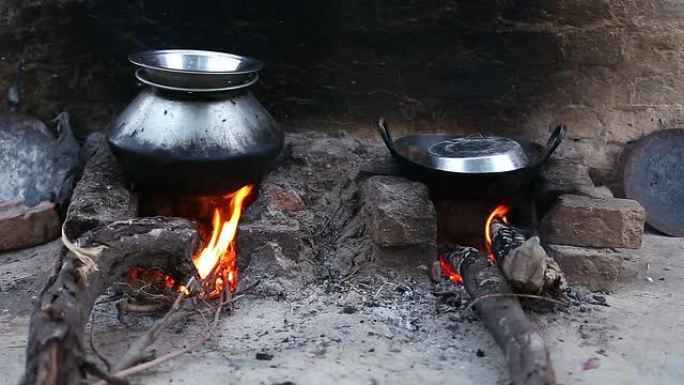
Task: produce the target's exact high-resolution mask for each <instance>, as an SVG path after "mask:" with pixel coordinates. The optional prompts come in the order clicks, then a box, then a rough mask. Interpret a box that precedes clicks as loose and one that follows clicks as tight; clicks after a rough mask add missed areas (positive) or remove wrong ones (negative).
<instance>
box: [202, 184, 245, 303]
mask: <svg viewBox="0 0 684 385" xmlns="http://www.w3.org/2000/svg"><path fill="white" fill-rule="evenodd" d="M253 188H254V186H253V185H247V186H244V187H242V188H240V189H239V190H237V191H235V192H233V193H231V194H228V195H226V196H225V197H224V198H225V200H227V201H228V205H227V209H226V208H219V207H217V208H215V209H214V217H213V220H212V223H213V228H212V234H211V240H210V241H209V243H208V244H207V246H205V247H204V248H203V249H202V250H201V251H200V252H199V253H198V254H197V255H195V256H194V257H193V262H194V264H195V267H197V272H198V273H199V276H200V278H201V279H202V280H205V279H207V278H209V279H211V277H215V279H214V281H213V282H208V283H209V285H210V286H209V287H210V288H211V289H210V290H209V292H208V295H209V296H210V297H215V296H218V295H220V294H221V292H222V291H223V290H224V288H225V287H226V283H227V285H228V286H227V288H228V289H229V290H230V291H235V287H236V286H237V278H238V272H237V263H236V257H237V254H236V251H235V235H236V234H237V226H238V222H239V221H240V215H241V214H242V209H243V208H244V206H245V199H246V198H247V197H249V195H250V194H251V192H252V190H253ZM225 218H227V220H226V219H225Z"/></svg>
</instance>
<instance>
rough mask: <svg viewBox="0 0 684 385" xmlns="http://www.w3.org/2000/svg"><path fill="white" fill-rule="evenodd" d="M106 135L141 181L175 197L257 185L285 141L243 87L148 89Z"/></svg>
mask: <svg viewBox="0 0 684 385" xmlns="http://www.w3.org/2000/svg"><path fill="white" fill-rule="evenodd" d="M107 138H108V140H109V143H110V145H111V147H112V149H113V151H114V153H115V154H116V156H117V158H118V160H119V162H120V164H121V165H122V167H123V169H124V171H125V172H126V174H127V175H128V176H129V177H130V178H131V179H132V180H133V181H134V182H135V183H136V184H137V185H138V186H140V187H141V188H142V189H144V190H151V191H158V192H162V193H165V194H177V195H218V194H223V193H227V192H231V191H234V190H236V189H237V188H239V187H241V186H243V185H245V184H249V183H256V182H258V180H259V179H260V178H261V176H262V175H263V174H264V173H265V172H266V171H267V170H268V168H269V167H270V165H271V163H272V161H273V160H274V159H275V157H276V156H277V155H278V153H279V152H280V150H281V148H282V145H283V131H282V129H281V128H280V126H279V125H278V124H277V123H276V122H275V121H274V120H273V118H272V117H271V115H270V114H269V113H268V111H266V109H264V107H263V106H262V105H261V104H260V103H259V102H258V101H257V100H256V98H255V97H254V96H253V95H252V94H251V93H250V92H249V91H247V90H246V89H245V88H242V89H238V90H234V91H223V92H197V93H189V92H183V91H171V90H162V89H159V88H156V87H146V88H145V89H144V90H143V91H142V92H141V93H140V94H139V95H138V96H137V97H136V98H135V99H134V100H133V101H132V102H131V104H129V105H128V106H127V107H126V109H125V110H124V111H123V112H122V113H121V114H120V115H119V117H118V118H117V119H116V120H115V121H114V122H113V123H112V124H111V126H110V128H109V131H108V135H107Z"/></svg>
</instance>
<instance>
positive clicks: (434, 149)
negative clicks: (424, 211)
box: [427, 135, 530, 173]
mask: <svg viewBox="0 0 684 385" xmlns="http://www.w3.org/2000/svg"><path fill="white" fill-rule="evenodd" d="M427 154H428V157H429V158H430V159H429V161H428V163H429V164H430V165H431V166H432V167H434V168H437V169H440V170H445V171H453V172H462V173H497V172H506V171H513V170H518V169H521V168H524V167H527V166H528V165H529V164H530V160H529V157H528V156H527V153H526V152H525V150H524V149H523V147H522V146H521V145H520V143H519V142H517V141H516V140H513V139H509V138H501V137H496V136H482V135H467V136H452V137H446V138H444V139H442V140H439V141H436V142H434V143H432V144H431V145H430V146H429V147H428V148H427Z"/></svg>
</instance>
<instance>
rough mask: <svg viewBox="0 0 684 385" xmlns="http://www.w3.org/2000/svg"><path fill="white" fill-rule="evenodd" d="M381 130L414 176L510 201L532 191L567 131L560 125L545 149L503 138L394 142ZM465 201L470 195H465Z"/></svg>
mask: <svg viewBox="0 0 684 385" xmlns="http://www.w3.org/2000/svg"><path fill="white" fill-rule="evenodd" d="M378 129H379V131H380V135H381V136H382V139H383V140H384V142H385V144H386V145H387V148H388V149H389V151H390V153H391V154H392V156H394V158H396V159H398V160H399V161H400V162H402V164H403V165H404V166H406V168H407V170H408V172H409V174H411V175H410V176H413V177H416V178H418V179H423V180H424V181H425V182H426V183H428V184H430V185H431V186H434V187H437V188H440V189H441V188H443V189H446V190H452V191H458V190H464V189H465V190H470V192H471V193H472V194H473V195H476V196H477V195H481V194H488V193H491V194H494V195H497V194H499V195H505V194H509V193H512V192H515V191H518V190H520V189H522V188H524V187H525V186H528V185H529V184H530V183H531V182H532V181H533V179H534V177H535V176H536V175H537V171H538V168H539V166H540V165H542V164H543V163H544V162H545V161H546V160H547V159H548V158H549V156H550V155H551V154H552V153H553V152H554V151H555V150H556V148H558V146H559V145H560V143H561V142H562V140H563V138H564V137H565V132H566V128H565V125H563V124H561V125H559V126H558V127H557V128H556V129H555V130H554V132H553V134H552V135H551V137H550V138H549V140H548V142H547V143H546V146H543V145H541V144H538V143H535V142H531V141H524V140H516V139H509V138H502V137H486V136H482V135H454V134H420V135H410V136H405V137H402V138H400V139H397V140H396V141H395V140H394V139H392V136H391V134H390V131H389V128H388V127H387V124H386V123H385V121H384V120H383V119H380V121H379V122H378ZM479 187H486V188H485V189H482V188H479ZM461 195H468V194H467V193H465V194H464V193H463V191H461Z"/></svg>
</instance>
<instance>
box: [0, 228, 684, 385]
mask: <svg viewBox="0 0 684 385" xmlns="http://www.w3.org/2000/svg"><path fill="white" fill-rule="evenodd" d="M57 246H58V245H57V243H56V242H53V243H51V244H47V245H43V246H39V247H35V248H32V249H27V250H22V251H19V252H11V253H5V254H1V255H0V287H1V288H2V291H1V292H0V373H2V375H0V385H6V384H16V383H17V382H18V380H19V378H20V376H21V373H22V370H23V360H24V354H25V344H26V332H27V327H28V320H29V313H30V307H31V300H30V298H31V296H32V295H35V294H36V291H35V290H36V289H37V288H38V287H40V281H42V280H43V279H44V274H43V273H42V272H41V271H36V269H35V266H44V267H45V269H47V268H49V266H50V263H51V261H50V258H51V255H54V250H55V249H56V247H57ZM624 256H625V259H626V260H625V264H626V266H627V271H628V274H627V277H625V279H624V280H623V283H622V284H621V285H620V286H619V288H618V289H617V290H616V291H615V292H614V293H612V294H610V295H607V296H606V298H607V303H608V305H609V306H608V307H605V306H599V305H582V306H572V307H569V308H567V310H558V311H554V312H547V313H544V314H540V313H531V314H530V317H531V319H532V320H533V321H534V322H536V323H537V324H538V325H539V327H540V330H541V332H542V334H543V336H544V337H545V339H546V342H547V345H548V347H549V350H550V351H551V355H552V359H553V363H554V365H555V369H556V375H557V377H558V380H559V383H561V384H625V385H628V384H679V383H681V378H682V377H684V365H682V363H683V362H684V334H683V333H682V331H684V304H683V303H682V301H681V300H680V299H679V297H678V293H680V292H681V291H682V290H684V280H682V279H681V277H682V276H684V239H679V238H668V237H663V236H658V235H646V236H645V239H644V245H643V248H642V249H641V250H632V251H625V252H624ZM357 276H358V279H357V277H353V278H351V279H349V280H348V281H350V282H349V285H346V286H344V287H343V288H337V289H335V290H331V289H330V288H326V287H325V285H312V286H311V287H308V288H307V289H305V290H303V291H302V292H301V293H300V295H299V296H298V298H297V299H296V300H287V299H285V300H282V299H281V300H277V299H270V298H266V299H264V298H254V297H250V296H245V297H243V298H241V299H240V301H239V302H238V305H237V309H236V311H235V314H234V315H232V316H224V317H223V318H222V321H221V326H220V335H219V336H218V338H216V339H214V340H212V341H210V342H208V343H206V344H205V345H204V346H203V347H202V348H200V349H197V350H196V351H194V352H192V353H191V354H188V355H185V356H182V357H180V358H177V359H175V360H173V361H171V362H169V363H166V364H164V365H162V366H160V367H158V368H156V369H155V370H151V371H149V372H147V373H145V374H143V375H139V376H137V377H135V378H134V381H133V383H138V384H143V383H144V384H198V383H200V384H227V383H234V384H244V385H252V384H254V385H257V384H259V385H261V384H267V385H268V384H297V385H307V384H312V385H313V384H315V385H318V384H325V383H328V384H390V383H391V384H399V385H403V384H406V385H408V384H416V383H422V384H426V385H427V384H447V383H448V384H475V383H478V384H505V383H506V381H507V372H506V370H505V368H504V367H503V356H502V354H501V352H500V351H499V349H498V347H497V346H496V345H495V344H494V341H493V339H492V338H491V337H490V336H489V334H488V333H487V331H486V330H484V328H483V327H482V325H481V324H480V323H479V322H478V321H477V319H476V318H475V317H473V316H472V315H471V314H469V313H468V314H462V313H461V310H459V309H458V308H456V309H451V310H450V309H449V308H448V307H445V306H442V305H439V306H438V305H436V304H437V301H436V299H435V297H434V296H433V295H431V294H430V293H429V288H430V287H431V286H432V285H431V284H430V283H429V281H428V279H427V278H425V279H420V278H418V279H415V280H406V279H403V278H399V277H398V276H395V275H393V274H391V272H390V273H388V274H386V275H385V276H384V278H383V277H381V276H377V275H374V276H372V277H371V276H369V275H366V276H365V277H364V269H360V270H359V271H358V272H357ZM416 277H420V275H416ZM354 281H356V282H354ZM364 287H365V288H366V289H368V290H364V289H363V288H364ZM369 293H370V294H369ZM369 297H370V298H369ZM102 299H103V300H105V299H106V298H105V297H102ZM461 309H462V307H461ZM125 320H126V322H127V324H128V325H127V326H124V325H122V324H121V323H120V322H119V321H118V320H117V318H116V313H115V310H114V307H113V306H112V304H111V302H106V301H104V302H103V303H100V304H99V305H98V306H97V307H96V313H95V334H94V335H95V344H96V345H97V346H98V347H99V349H100V350H101V351H102V352H103V353H104V354H105V355H107V356H110V357H117V355H118V354H119V353H120V352H121V349H122V348H123V347H124V346H125V345H126V343H127V342H129V341H131V340H133V339H134V338H135V337H136V336H137V335H139V333H141V332H143V331H144V330H146V328H147V327H149V325H150V324H151V322H153V321H154V318H153V317H147V316H146V317H126V319H125ZM203 330H204V322H203V321H202V320H201V319H191V320H189V321H188V322H187V323H186V324H183V325H176V326H175V327H174V328H172V329H171V330H169V331H168V332H167V333H165V334H164V335H163V336H162V337H161V339H160V341H159V342H158V343H157V345H156V346H155V348H156V349H157V351H158V352H159V353H160V354H163V353H164V352H166V351H168V350H173V349H179V348H182V347H183V346H184V345H186V344H188V343H191V342H192V341H193V338H194V336H195V335H197V333H199V332H201V331H203ZM259 352H262V353H268V354H270V355H272V359H270V360H259V359H257V358H256V354H257V353H259Z"/></svg>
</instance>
